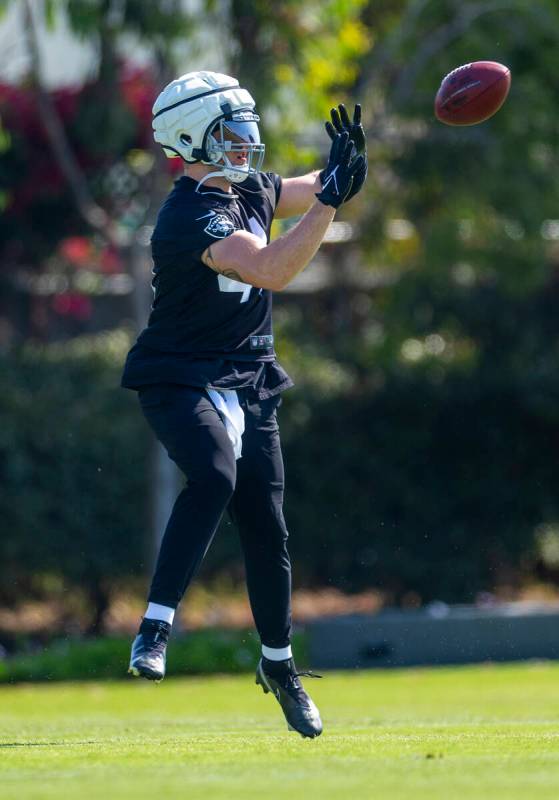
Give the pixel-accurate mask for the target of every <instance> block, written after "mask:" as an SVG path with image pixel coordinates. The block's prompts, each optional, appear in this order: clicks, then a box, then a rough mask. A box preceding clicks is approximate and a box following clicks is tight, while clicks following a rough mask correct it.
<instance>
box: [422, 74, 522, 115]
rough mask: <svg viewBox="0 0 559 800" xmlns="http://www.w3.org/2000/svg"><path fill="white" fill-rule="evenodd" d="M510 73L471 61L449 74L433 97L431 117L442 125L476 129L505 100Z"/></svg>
mask: <svg viewBox="0 0 559 800" xmlns="http://www.w3.org/2000/svg"><path fill="white" fill-rule="evenodd" d="M509 89H510V70H509V68H508V67H505V66H504V65H503V64H498V63H497V62H496V61H474V62H472V63H471V64H464V66H463V67H458V68H457V69H454V70H452V72H449V74H448V75H447V76H446V78H444V79H443V82H442V83H441V88H440V89H439V91H438V92H437V96H436V97H435V116H436V117H437V119H439V120H440V121H441V122H444V123H445V124H446V125H476V124H477V123H478V122H483V121H484V120H486V119H489V117H492V116H493V114H495V112H496V111H498V110H499V109H500V108H501V106H502V105H503V103H504V102H505V100H506V97H507V95H508V93H509Z"/></svg>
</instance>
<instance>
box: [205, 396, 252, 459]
mask: <svg viewBox="0 0 559 800" xmlns="http://www.w3.org/2000/svg"><path fill="white" fill-rule="evenodd" d="M206 392H207V393H208V395H209V398H210V400H211V401H212V403H213V404H214V406H215V408H216V411H217V413H218V414H219V416H220V417H221V419H222V420H223V424H224V425H225V430H226V431H227V435H228V436H229V439H230V440H231V444H232V445H233V451H234V453H235V458H240V457H241V455H242V450H243V433H244V432H245V415H244V412H243V409H242V408H241V406H240V404H239V398H238V397H237V392H236V391H235V390H234V389H220V390H219V392H218V391H217V389H206Z"/></svg>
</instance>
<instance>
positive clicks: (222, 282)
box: [217, 217, 268, 303]
mask: <svg viewBox="0 0 559 800" xmlns="http://www.w3.org/2000/svg"><path fill="white" fill-rule="evenodd" d="M248 222H249V226H250V231H251V233H254V234H255V236H258V238H259V239H262V241H264V242H267V241H268V238H267V236H266V231H265V230H264V228H263V227H262V226H261V225H260V223H259V222H258V220H256V219H255V218H254V217H251V218H250V219H249V221H248ZM217 283H218V286H219V291H220V292H240V294H241V299H240V301H239V302H241V303H246V301H247V300H248V298H249V297H250V290H251V289H252V288H253V287H252V286H251V285H250V283H242V282H241V281H234V280H233V279H232V278H226V277H225V275H218V276H217ZM260 291H262V289H260Z"/></svg>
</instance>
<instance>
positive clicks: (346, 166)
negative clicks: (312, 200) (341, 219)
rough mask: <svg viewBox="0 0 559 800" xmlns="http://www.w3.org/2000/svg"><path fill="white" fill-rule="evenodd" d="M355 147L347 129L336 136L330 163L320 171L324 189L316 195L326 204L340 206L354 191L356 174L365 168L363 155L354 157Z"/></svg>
mask: <svg viewBox="0 0 559 800" xmlns="http://www.w3.org/2000/svg"><path fill="white" fill-rule="evenodd" d="M353 147H354V145H353V142H352V141H351V139H350V138H349V133H348V132H347V131H343V133H337V134H336V135H335V136H334V139H333V141H332V147H331V148H330V156H329V158H328V164H327V165H326V169H324V170H322V172H321V173H320V178H321V181H322V190H321V191H320V192H318V193H317V195H316V196H317V197H318V199H319V200H320V202H321V203H324V205H326V206H332V207H333V208H339V207H340V206H341V204H342V203H343V202H344V200H346V199H347V198H348V196H349V194H350V192H351V191H352V187H353V181H354V177H355V175H356V174H357V173H358V172H359V171H360V170H362V169H363V168H364V162H365V159H364V157H363V156H362V155H359V156H357V157H356V158H352V154H353Z"/></svg>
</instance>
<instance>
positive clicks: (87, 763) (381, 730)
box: [0, 664, 559, 800]
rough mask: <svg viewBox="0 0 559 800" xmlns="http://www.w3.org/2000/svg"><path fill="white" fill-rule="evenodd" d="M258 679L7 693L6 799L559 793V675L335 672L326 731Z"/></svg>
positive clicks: (528, 669)
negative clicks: (306, 723) (310, 729)
mask: <svg viewBox="0 0 559 800" xmlns="http://www.w3.org/2000/svg"><path fill="white" fill-rule="evenodd" d="M253 680H254V679H253V677H252V676H251V675H247V676H236V677H231V678H229V677H212V678H208V679H203V678H192V679H174V680H168V681H166V682H164V683H163V684H161V685H160V686H154V685H152V684H149V683H147V682H140V681H130V682H126V681H123V682H120V683H106V684H101V683H97V684H93V683H84V684H59V685H55V684H52V685H36V686H31V685H20V686H14V687H3V688H1V689H0V708H1V709H2V715H1V724H0V787H1V791H0V796H1V797H2V798H3V800H15V798H18V800H31V798H33V800H50V798H54V797H56V798H60V796H61V795H63V794H66V795H67V796H68V797H70V796H71V797H78V796H79V797H81V798H85V800H93V798H96V799H97V798H100V799H101V800H112V798H114V799H115V800H129V799H130V800H131V798H135V799H137V800H144V799H145V800H147V798H150V800H151V799H152V798H153V796H154V794H155V795H156V796H158V797H163V796H165V797H166V798H174V797H177V798H179V797H180V798H183V797H185V796H186V797H188V798H194V799H195V800H197V798H200V799H201V798H204V800H217V798H219V799H220V800H221V799H223V800H225V798H227V800H237V798H257V797H258V798H262V797H263V796H265V797H270V798H277V799H278V800H284V798H285V799H286V800H287V798H290V800H299V798H300V799H301V800H315V798H316V800H318V798H320V799H321V800H322V798H328V800H342V798H343V800H347V798H349V799H350V800H352V798H353V796H355V797H356V798H357V797H359V798H388V799H389V800H391V799H393V798H406V799H407V798H412V799H413V800H423V798H430V800H433V798H441V800H442V798H445V800H446V799H447V798H454V797H459V798H460V800H465V798H480V799H481V798H490V799H491V800H501V798H503V800H504V798H507V800H510V798H512V799H513V800H515V799H516V798H522V800H526V799H527V798H528V800H533V799H534V798H537V799H538V800H539V798H541V800H547V798H550V800H551V798H554V799H555V798H556V797H557V796H558V794H559V792H558V787H559V666H556V665H553V664H524V665H499V666H493V665H488V666H482V667H460V668H444V669H417V670H401V671H382V672H381V671H373V672H353V673H332V674H328V675H327V676H326V677H325V679H324V680H322V681H307V687H308V688H309V690H312V694H313V696H314V698H315V699H316V701H317V703H318V704H319V706H320V707H321V710H322V712H323V718H324V722H325V733H324V735H323V736H322V737H321V738H320V739H317V740H314V741H309V740H303V739H301V738H300V737H299V736H297V735H296V734H293V733H289V732H288V731H287V729H286V727H285V723H284V721H283V718H282V716H281V713H280V710H279V706H277V704H276V703H275V701H273V700H272V699H271V698H270V697H269V696H264V695H263V694H262V692H261V691H260V690H259V689H258V688H257V687H256V686H255V685H254V683H253Z"/></svg>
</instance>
